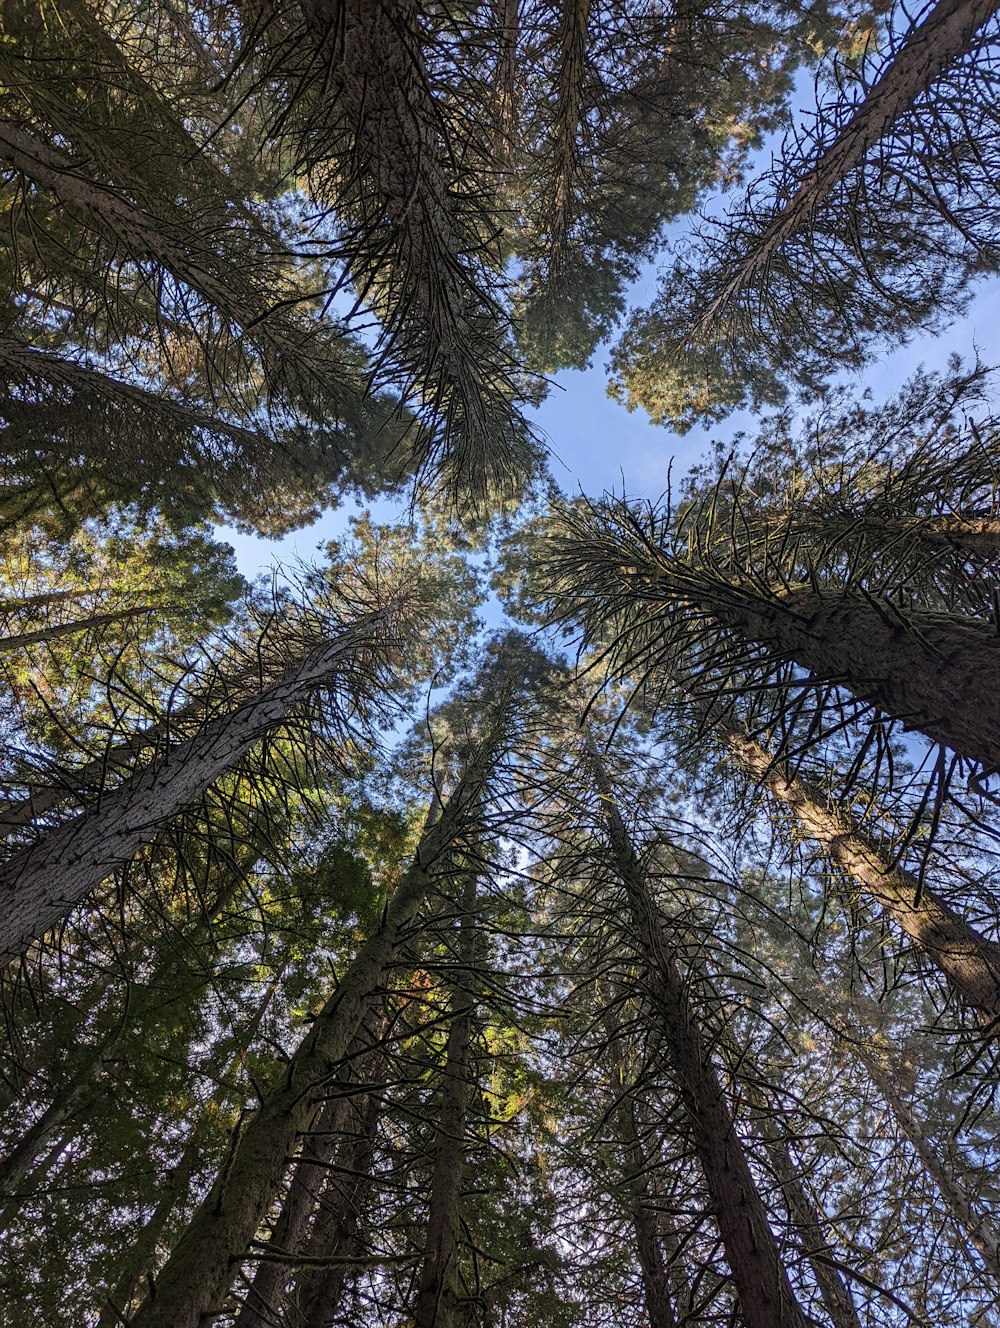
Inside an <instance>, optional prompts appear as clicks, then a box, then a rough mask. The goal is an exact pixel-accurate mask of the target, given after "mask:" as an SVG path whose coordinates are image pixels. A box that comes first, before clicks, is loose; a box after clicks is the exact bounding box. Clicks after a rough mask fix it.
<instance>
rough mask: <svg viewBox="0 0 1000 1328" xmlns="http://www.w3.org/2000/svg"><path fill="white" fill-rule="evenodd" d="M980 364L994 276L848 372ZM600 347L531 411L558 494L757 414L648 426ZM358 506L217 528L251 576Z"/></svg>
mask: <svg viewBox="0 0 1000 1328" xmlns="http://www.w3.org/2000/svg"><path fill="white" fill-rule="evenodd" d="M655 286H656V268H655V266H654V265H650V267H649V268H648V270H647V271H646V273H645V274H644V275H643V277H642V278H640V280H639V281H638V282H637V283H636V285H635V287H634V288H633V291H632V302H633V303H634V304H637V305H644V304H646V303H648V302H649V300H651V299H652V296H653V293H654V291H655ZM977 348H978V351H979V354H980V356H981V358H982V359H983V361H984V362H985V363H986V364H990V365H994V364H1000V281H998V280H991V281H990V282H988V283H984V284H983V286H982V287H981V288H980V289H979V291H978V293H977V296H976V298H975V299H974V300H973V302H972V304H971V305H970V307H969V310H968V312H967V313H966V315H965V316H964V317H962V318H960V319H957V320H956V321H955V322H954V323H953V324H952V325H951V326H950V327H949V328H948V329H947V330H946V332H945V333H944V334H943V335H939V336H928V335H926V334H925V335H917V336H916V337H914V339H913V341H912V342H910V343H909V344H908V345H906V346H903V347H901V348H899V349H897V350H895V351H893V352H891V353H888V354H884V355H882V356H881V357H879V358H878V359H877V360H876V361H874V362H873V363H872V364H871V365H870V366H869V367H868V369H867V371H866V372H865V373H864V374H863V375H862V376H861V377H860V378H855V379H853V380H848V381H854V382H856V383H857V386H858V391H859V393H860V392H862V391H864V389H865V388H866V387H868V388H870V389H871V390H872V393H873V395H874V397H875V399H876V401H878V400H882V399H884V398H886V397H888V396H890V395H891V394H892V393H893V392H894V391H895V390H896V389H897V388H898V387H899V386H900V385H901V384H902V383H903V382H905V380H906V379H907V378H908V377H909V376H910V375H911V374H912V373H913V371H914V370H915V369H916V368H917V367H918V366H919V365H921V364H923V365H925V366H926V367H927V368H936V367H943V366H944V365H945V363H946V362H947V359H948V356H949V355H951V354H952V353H953V352H956V351H957V352H958V353H959V354H960V355H962V357H963V358H965V359H968V360H970V361H971V359H972V358H973V355H974V354H975V351H976V349H977ZM606 359H607V351H606V349H604V348H602V349H600V350H598V352H597V354H596V355H595V357H594V364H593V367H592V368H591V369H588V370H583V371H581V370H567V371H565V372H563V373H560V374H558V375H556V376H555V378H554V379H553V385H552V389H551V391H550V392H549V395H548V397H547V399H546V400H545V401H544V402H543V403H542V405H541V407H540V408H539V409H538V410H537V411H535V412H533V419H534V421H535V424H536V426H537V427H538V429H539V430H540V432H541V435H542V438H543V440H544V441H545V443H546V444H547V446H548V447H549V449H550V452H551V457H550V465H551V469H552V473H553V475H554V477H555V479H556V482H557V483H558V484H559V486H560V488H561V489H562V490H563V491H564V492H565V493H575V492H578V491H579V490H580V489H582V490H583V491H584V492H585V493H588V494H591V495H595V496H596V495H598V494H600V493H602V492H604V490H606V489H612V488H613V489H616V490H618V491H619V492H620V491H621V489H622V486H623V483H624V488H625V491H626V493H628V494H630V495H633V496H635V497H644V498H657V497H659V496H660V494H661V493H662V492H663V491H664V489H665V488H666V484H667V471H668V467H669V466H670V463H671V460H673V463H674V481H675V483H676V481H677V480H678V479H679V478H680V476H681V475H682V474H683V473H684V472H685V471H686V470H687V469H688V468H689V467H690V466H691V465H692V464H693V463H694V462H695V461H696V460H697V459H698V458H699V457H700V456H701V455H703V454H704V452H705V451H706V449H707V445H708V442H709V440H710V439H711V438H721V439H723V440H728V439H730V438H731V437H732V436H733V435H734V434H735V433H736V432H738V431H739V430H740V429H744V430H752V428H753V422H754V417H753V416H752V415H750V414H749V413H747V412H737V413H735V414H733V415H732V416H730V417H729V418H728V419H727V420H725V421H723V422H722V423H721V424H719V425H716V426H714V427H713V428H712V429H711V430H702V429H693V430H692V431H691V432H690V433H688V434H686V435H684V436H683V437H680V436H678V435H677V434H675V433H673V432H672V431H671V430H669V429H666V428H663V427H662V426H654V425H652V424H650V423H649V420H648V419H647V417H646V416H645V414H643V413H642V412H641V411H635V412H634V413H632V414H629V413H628V412H627V411H626V410H625V409H624V407H623V406H621V405H619V404H618V402H616V401H612V400H611V399H610V398H609V397H608V396H607V392H606V382H607V373H606V371H605V367H604V365H605V361H606ZM402 508H403V504H398V505H393V504H391V503H388V502H384V501H383V502H379V503H378V504H375V505H373V509H374V510H375V511H376V513H377V515H378V517H379V518H380V519H385V520H389V519H391V518H392V515H393V514H394V513H395V512H399V513H401V512H402ZM359 510H360V505H359V504H357V503H355V502H354V501H353V500H348V501H347V502H345V504H344V505H343V506H342V507H341V508H339V509H338V510H336V511H334V512H328V513H326V514H325V515H324V516H322V517H321V518H320V519H319V520H318V521H317V522H316V523H315V524H314V525H312V526H310V527H308V528H307V529H305V530H299V531H296V532H294V533H293V534H291V535H288V536H286V537H285V538H284V539H282V540H265V539H260V538H257V537H254V536H249V535H241V534H239V533H238V532H237V531H233V530H229V529H220V530H219V532H218V533H219V536H220V538H222V539H225V540H226V541H227V542H228V543H230V544H231V545H232V546H233V548H234V549H235V551H236V556H237V560H238V562H239V566H240V570H241V571H242V572H243V574H244V575H245V576H247V577H249V578H252V577H254V576H256V575H258V574H259V573H260V572H265V571H267V570H268V569H269V568H270V567H271V566H272V565H273V564H274V563H275V562H278V563H286V564H294V563H295V562H297V561H299V560H305V561H315V559H316V554H317V551H318V549H320V548H322V547H323V545H324V544H325V543H326V541H327V540H329V539H331V538H332V537H333V536H334V535H336V534H338V533H340V532H341V531H343V529H344V527H345V524H346V521H347V518H348V517H349V516H351V515H352V514H354V513H355V512H357V511H359Z"/></svg>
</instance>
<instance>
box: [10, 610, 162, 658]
mask: <svg viewBox="0 0 1000 1328" xmlns="http://www.w3.org/2000/svg"><path fill="white" fill-rule="evenodd" d="M156 612H157V608H156V605H155V604H138V605H136V606H135V607H134V608H131V609H115V610H114V611H113V612H109V613H92V614H91V615H90V617H88V618H77V619H76V620H75V621H73V622H65V623H53V624H52V625H51V626H50V627H39V628H38V629H37V630H35V631H33V632H20V633H19V634H18V635H17V636H0V654H3V653H4V652H5V651H7V650H22V649H23V648H24V647H25V646H30V645H34V644H35V643H36V642H37V641H55V640H56V639H57V638H58V637H60V636H73V635H74V634H76V633H79V632H90V631H92V630H93V629H94V628H95V627H107V626H108V625H109V624H110V623H116V622H128V621H129V619H131V618H148V617H149V616H150V614H153V613H156Z"/></svg>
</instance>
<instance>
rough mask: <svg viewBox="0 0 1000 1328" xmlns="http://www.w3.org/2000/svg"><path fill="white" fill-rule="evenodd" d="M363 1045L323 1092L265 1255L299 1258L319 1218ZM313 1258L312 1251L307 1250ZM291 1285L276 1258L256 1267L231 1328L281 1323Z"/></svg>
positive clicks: (348, 1116) (360, 1040) (260, 1327)
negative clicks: (295, 1255) (286, 1291)
mask: <svg viewBox="0 0 1000 1328" xmlns="http://www.w3.org/2000/svg"><path fill="white" fill-rule="evenodd" d="M365 1043H366V1036H365V1033H364V1031H362V1033H361V1034H360V1035H359V1037H358V1038H357V1039H355V1044H354V1046H353V1048H352V1052H353V1054H352V1055H351V1056H350V1057H349V1068H348V1070H347V1071H346V1072H345V1075H344V1077H342V1078H341V1077H338V1079H337V1081H336V1082H335V1083H334V1084H333V1085H331V1086H330V1088H329V1089H328V1090H327V1091H328V1093H329V1094H330V1096H329V1097H328V1098H327V1100H326V1101H325V1102H323V1103H321V1104H320V1105H319V1106H318V1108H317V1110H316V1118H315V1121H314V1123H313V1124H312V1126H311V1127H310V1129H309V1130H308V1132H307V1133H306V1135H305V1138H304V1139H303V1143H302V1151H301V1153H300V1154H299V1157H298V1159H297V1160H296V1162H295V1165H294V1167H293V1169H292V1176H291V1181H290V1183H289V1186H288V1191H287V1193H286V1195H285V1197H284V1200H283V1202H282V1205H281V1208H280V1210H279V1212H278V1217H277V1219H276V1221H275V1223H274V1225H273V1226H272V1228H271V1235H270V1239H269V1241H268V1246H269V1248H268V1250H266V1251H265V1253H266V1254H273V1255H275V1256H277V1255H279V1254H280V1253H281V1252H282V1251H287V1252H289V1253H291V1254H292V1255H294V1254H297V1253H299V1252H300V1251H301V1250H302V1247H303V1244H304V1243H305V1239H306V1233H307V1232H308V1230H309V1224H310V1222H311V1221H312V1220H313V1219H314V1218H316V1220H317V1221H318V1220H319V1217H318V1206H319V1203H320V1196H321V1195H322V1194H323V1193H324V1191H325V1188H326V1181H327V1177H328V1175H329V1171H330V1167H331V1165H332V1163H333V1161H334V1158H335V1156H336V1155H337V1154H338V1153H339V1152H340V1151H341V1150H342V1149H343V1147H344V1145H345V1133H346V1131H347V1129H348V1127H349V1124H350V1120H351V1115H352V1112H353V1109H354V1098H353V1096H352V1095H351V1094H352V1087H351V1085H352V1081H353V1079H354V1072H353V1069H352V1068H351V1067H353V1064H354V1059H355V1056H356V1055H357V1054H358V1053H360V1052H361V1051H362V1050H363V1047H364V1045H365ZM307 1252H308V1253H311V1252H312V1251H311V1250H310V1251H307ZM290 1280H291V1274H290V1272H289V1264H287V1263H283V1262H281V1260H280V1258H278V1257H272V1258H264V1259H261V1260H260V1262H259V1263H258V1265H257V1271H256V1273H255V1274H254V1278H253V1281H252V1282H251V1284H250V1286H249V1287H248V1289H247V1293H246V1297H245V1298H244V1301H243V1304H242V1306H241V1307H240V1312H239V1314H238V1315H237V1316H236V1321H235V1325H234V1328H270V1325H271V1324H273V1323H274V1322H275V1320H276V1319H277V1320H279V1321H281V1322H284V1317H283V1316H284V1315H285V1313H286V1310H287V1306H286V1305H285V1290H286V1287H287V1285H288V1283H289V1281H290Z"/></svg>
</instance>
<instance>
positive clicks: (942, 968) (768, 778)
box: [715, 722, 1000, 1023]
mask: <svg viewBox="0 0 1000 1328" xmlns="http://www.w3.org/2000/svg"><path fill="white" fill-rule="evenodd" d="M715 728H716V730H717V732H718V733H719V734H720V736H721V737H722V738H724V740H725V742H726V744H727V746H728V748H729V750H730V751H731V752H732V753H733V755H734V756H735V757H736V758H737V760H738V761H739V762H740V763H741V764H742V765H743V766H744V767H745V768H746V769H747V770H749V771H750V773H751V774H752V775H753V776H754V777H755V778H756V779H757V780H759V781H760V783H761V784H763V785H764V787H765V788H767V789H768V790H769V792H770V793H772V794H773V796H774V797H775V798H777V799H778V800H779V801H780V802H782V803H784V805H785V806H787V807H789V808H790V809H791V810H792V813H793V814H794V816H795V819H796V820H797V821H798V823H799V825H800V826H801V827H802V829H803V830H804V831H805V832H806V834H808V835H809V837H810V838H811V839H814V840H816V842H817V843H818V844H819V845H821V847H822V848H823V850H824V851H825V852H826V854H827V855H828V857H829V858H830V859H831V861H833V862H835V863H836V864H837V865H838V866H839V867H841V868H842V869H843V870H844V871H845V872H846V873H847V874H848V876H850V877H851V878H852V879H853V880H855V881H856V882H857V883H858V884H859V885H860V886H861V888H862V889H863V890H864V891H865V892H866V893H867V894H868V895H869V896H870V897H871V898H872V899H873V900H874V901H875V902H876V903H877V904H878V905H879V907H880V908H882V909H884V910H885V911H886V913H888V915H889V916H890V917H891V918H892V919H893V921H894V922H895V923H896V924H897V926H899V927H900V928H901V929H902V931H903V932H904V933H905V934H906V935H907V936H908V937H909V938H910V940H911V941H913V943H914V945H915V946H916V947H917V948H918V950H919V951H920V953H921V954H923V955H925V956H926V958H927V959H928V960H929V961H930V963H932V964H933V965H934V967H935V968H937V969H938V971H939V972H940V973H941V974H942V976H943V977H944V978H945V980H946V982H947V983H948V985H949V986H950V987H951V989H952V990H953V991H955V992H956V993H957V994H958V995H959V996H960V997H961V998H962V999H963V1000H964V1001H966V1002H967V1003H968V1004H969V1005H971V1006H972V1007H973V1008H974V1009H977V1010H979V1011H980V1012H981V1013H982V1014H983V1015H985V1016H986V1018H987V1019H988V1020H989V1021H990V1022H991V1023H992V1022H994V1021H996V1020H998V1019H1000V945H998V944H997V943H996V942H995V941H990V940H987V938H986V937H985V936H983V935H981V934H980V933H979V932H978V931H976V929H975V928H974V927H973V926H971V925H970V924H969V923H968V922H966V921H965V919H964V918H962V917H961V915H960V914H958V913H956V912H955V911H954V910H953V909H952V908H951V907H950V906H949V905H948V904H946V903H945V902H944V900H942V899H939V898H938V897H937V895H935V893H934V891H933V890H931V889H930V888H929V887H928V886H926V885H921V883H920V882H919V881H918V880H917V879H916V877H914V876H912V875H911V874H910V873H909V872H907V871H904V870H903V869H902V868H901V867H893V866H891V864H890V863H888V862H887V861H886V859H885V857H884V856H883V855H882V854H881V853H880V852H879V850H878V848H877V847H876V846H875V844H874V843H873V842H872V841H871V840H870V839H869V838H868V837H867V835H865V834H863V833H862V832H861V831H860V830H858V829H857V827H856V826H855V825H854V824H853V822H852V821H851V819H850V818H849V817H848V816H846V815H844V814H843V813H841V812H839V811H837V810H835V809H833V808H831V807H830V806H829V804H828V802H827V800H826V798H825V797H824V795H823V794H822V792H821V791H820V790H818V789H816V788H814V787H812V786H811V785H810V784H808V783H807V782H806V781H805V780H803V779H795V778H792V777H791V775H790V773H789V771H788V768H787V766H786V765H785V764H784V762H782V761H776V760H773V759H772V758H771V757H770V756H769V755H768V753H767V752H765V751H764V749H763V748H762V747H760V746H759V745H758V744H757V743H755V742H753V741H752V740H751V739H750V738H748V737H747V736H746V734H744V733H741V732H740V731H739V730H738V729H737V728H735V727H734V726H733V725H731V724H728V723H721V722H716V724H715Z"/></svg>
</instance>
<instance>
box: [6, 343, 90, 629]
mask: <svg viewBox="0 0 1000 1328" xmlns="http://www.w3.org/2000/svg"><path fill="white" fill-rule="evenodd" d="M0 344H2V338H0ZM101 589H102V587H100V586H96V587H92V586H81V587H80V589H79V590H45V591H41V592H39V594H37V595H22V596H21V597H20V598H19V599H0V613H24V612H25V611H26V610H28V609H50V608H52V607H53V606H54V605H56V604H67V603H77V604H78V603H79V602H80V600H82V599H89V598H90V597H91V596H92V595H93V594H94V593H95V591H96V593H98V594H99V593H100V591H101Z"/></svg>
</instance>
